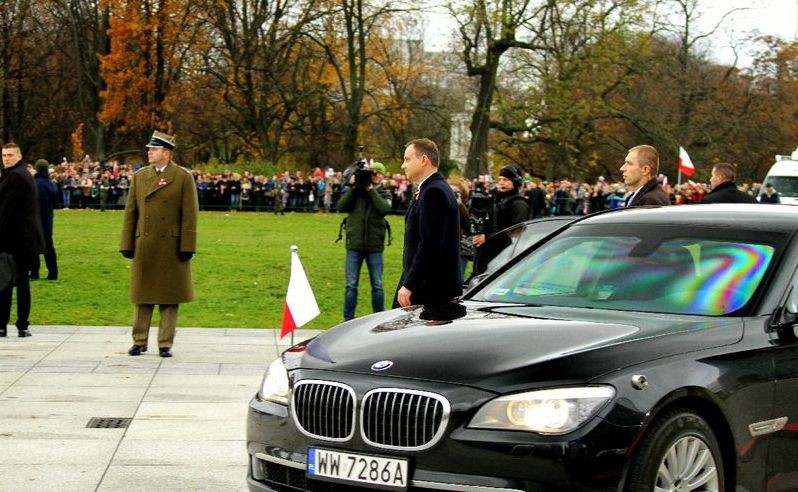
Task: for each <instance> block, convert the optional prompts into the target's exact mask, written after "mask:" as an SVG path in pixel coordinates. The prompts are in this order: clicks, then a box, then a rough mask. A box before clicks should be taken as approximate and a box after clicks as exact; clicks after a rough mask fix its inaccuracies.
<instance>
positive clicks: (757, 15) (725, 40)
mask: <svg viewBox="0 0 798 492" xmlns="http://www.w3.org/2000/svg"><path fill="white" fill-rule="evenodd" d="M797 6H798V0H702V1H701V11H702V17H701V19H700V27H702V28H703V29H707V30H709V29H712V28H713V27H714V26H715V25H716V24H717V22H718V20H720V18H721V17H722V16H723V14H724V13H726V12H729V11H731V10H733V9H735V8H742V9H745V10H742V11H738V12H734V13H732V14H731V15H730V17H729V18H727V20H726V21H725V22H724V24H723V27H722V28H721V29H719V30H718V31H717V32H716V34H715V36H713V39H712V42H711V43H712V46H713V52H714V53H715V54H716V57H717V58H718V61H720V62H723V63H731V62H732V59H733V55H732V53H731V51H730V50H729V48H728V47H729V46H730V44H731V43H732V41H735V44H737V45H738V46H739V43H741V40H744V39H746V38H747V37H748V35H749V34H750V33H751V32H752V31H754V30H756V31H759V32H760V33H762V34H770V35H774V36H778V37H780V38H782V39H784V40H785V41H789V40H792V39H794V38H795V34H796V21H798V8H797ZM435 11H437V12H442V11H443V9H435V8H431V9H429V10H428V16H427V17H428V22H429V24H428V31H427V32H428V36H427V38H426V44H427V47H428V49H433V50H442V49H445V48H446V46H445V44H446V39H447V36H446V35H447V34H448V33H449V30H451V29H452V27H453V23H451V21H448V22H447V18H448V16H447V15H446V14H443V13H440V14H433V13H432V12H435ZM752 48H753V47H752V46H750V45H743V46H742V47H741V48H740V49H739V51H741V52H739V53H738V54H739V56H740V64H741V65H743V66H745V65H748V64H750V55H749V53H748V52H749V51H750V50H751V49H752Z"/></svg>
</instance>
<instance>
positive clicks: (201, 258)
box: [11, 210, 404, 329]
mask: <svg viewBox="0 0 798 492" xmlns="http://www.w3.org/2000/svg"><path fill="white" fill-rule="evenodd" d="M343 217H344V215H342V214H305V213H288V214H286V215H284V216H280V215H274V214H271V213H242V212H238V213H225V212H201V213H200V219H199V234H198V244H197V254H196V255H195V256H194V259H193V260H192V269H193V273H194V287H195V293H196V296H195V299H194V301H193V302H190V303H187V304H183V305H182V306H181V307H180V316H179V318H178V326H183V327H190V326H199V327H236V328H237V327H244V328H278V327H279V326H280V321H281V318H282V313H283V304H284V302H285V294H286V289H287V288H288V277H289V272H290V268H291V254H290V246H291V245H292V244H295V245H297V246H299V256H300V259H301V260H302V266H303V267H304V269H305V273H306V274H307V276H308V280H309V281H310V285H311V287H312V288H313V292H314V293H315V295H316V300H317V302H318V303H319V308H320V310H321V314H320V315H319V316H318V317H317V318H316V319H314V320H313V321H311V322H310V323H308V324H307V325H306V326H305V328H320V329H324V328H329V327H331V326H333V325H335V324H337V323H339V322H341V320H342V319H343V315H342V310H343V298H344V258H345V251H346V250H345V248H344V245H343V244H344V242H343V240H342V241H341V242H339V243H336V242H335V239H336V238H337V237H338V226H339V224H340V222H341V220H342V219H343ZM388 220H389V221H390V223H391V229H392V231H393V244H392V245H391V246H388V247H386V249H385V257H384V263H385V268H384V274H383V286H384V287H385V297H386V307H387V308H390V303H391V300H392V299H393V294H394V290H395V288H396V284H397V282H398V281H399V275H400V274H401V263H402V259H401V258H402V236H403V232H404V231H403V225H402V220H403V218H402V217H401V216H389V217H388ZM121 227H122V212H121V211H107V212H99V211H94V210H59V211H56V216H55V226H54V230H55V234H54V241H55V247H56V252H57V253H58V267H59V279H58V281H56V282H49V281H46V280H38V281H33V282H31V292H32V294H31V295H32V297H33V301H32V309H31V317H30V321H31V324H34V325H97V326H102V325H111V326H129V325H130V323H131V320H132V315H133V306H132V304H131V303H130V300H129V297H128V287H129V270H130V261H128V260H126V259H124V258H123V257H122V256H121V255H120V254H119V252H118V251H117V250H118V249H119V233H120V231H121ZM42 260H43V258H42ZM40 273H41V275H42V276H46V275H47V272H46V269H45V267H44V261H42V270H41V272H40ZM370 311H371V287H370V283H369V279H368V270H367V269H366V266H365V265H363V270H362V271H361V278H360V286H359V295H358V306H357V316H363V315H365V314H368V313H370ZM156 313H157V310H156ZM155 318H156V319H157V314H156V316H155ZM15 319H16V317H15V315H14V313H13V312H12V317H11V321H12V323H13V321H14V320H15ZM153 321H154V322H155V319H154V320H153Z"/></svg>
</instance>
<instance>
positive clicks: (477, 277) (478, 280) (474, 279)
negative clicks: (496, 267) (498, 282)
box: [465, 272, 490, 290]
mask: <svg viewBox="0 0 798 492" xmlns="http://www.w3.org/2000/svg"><path fill="white" fill-rule="evenodd" d="M488 275H490V272H485V273H480V274H479V275H474V276H472V277H471V278H470V279H469V280H468V285H467V286H466V289H465V290H471V289H473V288H474V287H475V286H476V285H478V284H480V283H482V281H483V280H485V279H486V278H488Z"/></svg>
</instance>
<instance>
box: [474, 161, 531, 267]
mask: <svg viewBox="0 0 798 492" xmlns="http://www.w3.org/2000/svg"><path fill="white" fill-rule="evenodd" d="M523 184H524V179H523V176H522V174H521V169H519V168H518V166H514V165H508V166H504V167H503V168H502V169H501V171H499V179H498V180H497V181H496V189H497V191H498V193H497V194H496V199H497V202H496V206H495V207H494V210H495V215H494V217H495V220H493V222H492V223H491V224H488V225H486V226H485V227H484V228H483V230H482V231H481V233H479V234H475V235H474V239H473V242H474V246H476V247H477V253H476V258H475V260H474V275H478V274H480V273H482V272H484V271H485V267H486V266H487V264H488V262H489V261H490V260H491V259H492V258H494V257H495V256H496V255H497V254H498V253H499V252H500V251H501V250H502V249H504V248H505V247H507V246H508V245H509V243H510V239H509V238H506V240H503V239H501V238H498V239H496V240H494V241H492V244H490V245H489V247H488V246H485V241H486V240H487V239H488V237H490V236H491V234H494V233H496V232H499V231H502V230H504V229H506V228H508V227H510V226H512V225H515V224H518V223H520V222H525V221H527V220H529V219H530V218H531V217H532V214H531V211H530V208H529V204H528V203H527V202H526V200H525V199H524V195H523V194H522V186H523ZM471 215H472V216H473V215H475V214H474V211H473V202H472V211H471Z"/></svg>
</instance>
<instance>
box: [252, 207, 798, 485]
mask: <svg viewBox="0 0 798 492" xmlns="http://www.w3.org/2000/svg"><path fill="white" fill-rule="evenodd" d="M797 267H798V207H790V206H786V205H785V206H779V205H774V206H768V207H765V206H762V205H695V206H682V207H664V208H655V209H626V210H619V211H612V212H609V213H599V214H596V215H592V216H588V217H586V218H584V219H579V220H576V221H574V222H572V223H570V224H568V225H567V226H566V227H564V228H563V229H562V230H560V231H559V232H558V233H557V234H555V235H553V236H551V237H549V238H547V239H546V240H544V241H542V242H540V243H537V244H535V245H533V246H532V247H531V248H530V249H529V250H527V251H525V252H524V253H522V254H521V255H518V256H516V257H515V258H513V259H512V260H511V261H510V262H509V263H508V264H506V265H504V266H503V267H501V268H499V269H498V270H497V271H496V272H494V273H493V274H492V275H491V276H489V277H488V278H487V279H486V280H485V281H484V282H482V283H480V284H479V285H477V286H476V287H474V288H472V289H471V290H470V291H468V292H467V293H466V294H465V295H464V296H463V299H462V303H463V305H464V306H465V307H466V314H465V316H463V317H461V318H459V319H455V320H439V321H425V320H423V319H421V318H420V317H419V313H420V311H421V310H422V308H421V307H418V308H415V309H413V308H411V309H408V310H403V309H398V310H393V311H386V312H382V313H377V314H374V315H370V316H366V317H363V318H359V319H356V320H353V321H350V322H348V323H344V324H341V325H339V326H336V327H334V328H332V329H330V330H328V331H326V332H325V333H323V334H322V335H320V336H318V337H316V338H314V339H312V340H310V341H308V342H303V343H301V344H299V345H296V346H294V347H292V348H290V349H289V350H287V351H286V352H285V353H283V354H282V356H281V357H279V358H278V359H277V360H275V361H274V362H273V363H272V364H271V365H270V367H269V370H268V372H267V374H266V375H265V377H264V380H263V384H262V387H261V389H260V391H259V392H258V394H257V395H256V396H255V397H254V398H253V399H252V400H251V402H250V409H249V418H248V429H247V450H248V453H249V458H250V460H249V476H248V484H249V487H250V489H251V490H318V491H333V490H373V489H385V490H413V491H416V490H418V491H435V490H448V491H482V492H500V491H522V490H530V491H539V490H577V491H580V490H591V491H592V490H630V491H652V490H654V491H690V490H707V491H732V490H739V491H765V490H767V491H777V490H796V489H798V432H797V431H798V339H797V338H796V331H795V327H796V324H798V273H797V272H796V269H797Z"/></svg>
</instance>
